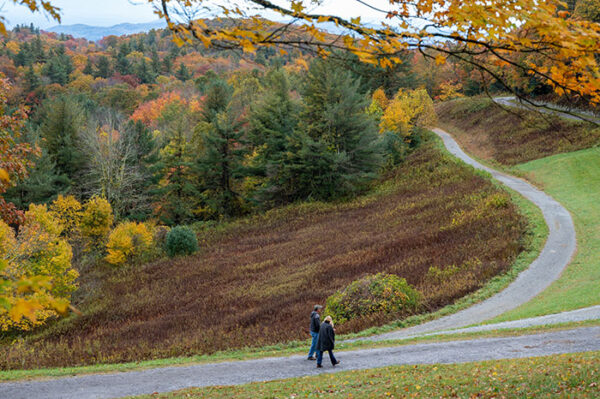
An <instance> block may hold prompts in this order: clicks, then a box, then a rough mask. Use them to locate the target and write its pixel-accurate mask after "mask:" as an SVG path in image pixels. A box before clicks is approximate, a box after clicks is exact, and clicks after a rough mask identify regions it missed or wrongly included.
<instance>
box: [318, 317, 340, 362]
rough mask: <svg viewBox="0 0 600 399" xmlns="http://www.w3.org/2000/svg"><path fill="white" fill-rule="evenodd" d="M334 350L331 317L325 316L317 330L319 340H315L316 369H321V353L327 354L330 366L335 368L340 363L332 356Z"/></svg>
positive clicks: (333, 331)
mask: <svg viewBox="0 0 600 399" xmlns="http://www.w3.org/2000/svg"><path fill="white" fill-rule="evenodd" d="M334 348H335V330H334V328H333V320H332V319H331V316H327V317H326V318H325V321H323V324H321V327H320V328H319V339H318V340H317V367H319V368H321V367H323V366H322V365H321V364H322V363H323V352H325V351H327V352H328V353H329V360H331V364H332V365H333V366H335V365H336V364H339V363H340V362H339V361H337V360H336V359H335V356H333V349H334Z"/></svg>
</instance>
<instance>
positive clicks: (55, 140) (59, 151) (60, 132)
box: [39, 96, 85, 182]
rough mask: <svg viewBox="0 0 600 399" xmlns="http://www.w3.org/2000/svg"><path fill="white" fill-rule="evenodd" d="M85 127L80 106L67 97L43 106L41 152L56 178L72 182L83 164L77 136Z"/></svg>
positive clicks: (47, 102)
mask: <svg viewBox="0 0 600 399" xmlns="http://www.w3.org/2000/svg"><path fill="white" fill-rule="evenodd" d="M84 123H85V113H84V111H83V109H82V107H81V106H80V104H79V103H78V102H77V101H76V100H75V99H73V98H72V97H70V96H59V97H57V98H53V99H49V100H47V101H45V102H44V104H43V105H42V110H41V125H40V128H39V131H40V135H41V137H42V138H43V139H44V141H42V146H43V148H44V149H45V150H46V151H47V153H48V156H49V157H50V160H51V161H52V162H53V163H54V164H55V165H56V171H57V174H58V175H59V176H61V175H64V176H66V177H67V178H68V179H69V180H70V181H71V182H72V181H73V179H74V178H76V176H77V174H78V173H79V172H80V170H81V168H82V166H83V164H84V155H83V154H82V152H81V150H80V148H81V145H80V136H79V132H80V130H81V129H82V128H83V125H84Z"/></svg>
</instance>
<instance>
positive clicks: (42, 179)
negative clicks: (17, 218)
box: [4, 151, 70, 209]
mask: <svg viewBox="0 0 600 399" xmlns="http://www.w3.org/2000/svg"><path fill="white" fill-rule="evenodd" d="M69 187H70V181H69V179H68V177H67V176H65V175H61V174H60V173H58V172H57V170H56V165H55V164H54V162H52V160H51V159H50V156H49V155H48V152H47V151H44V152H43V153H42V156H41V157H40V158H38V159H36V160H35V167H34V168H33V169H32V170H31V171H30V172H29V176H28V177H27V178H26V179H25V180H23V181H20V182H19V183H18V184H17V185H16V186H15V187H12V188H10V189H9V190H8V191H7V192H6V193H5V195H4V197H5V199H6V200H7V201H9V202H12V203H14V204H15V205H16V206H17V207H18V208H19V209H27V207H28V206H29V204H31V203H34V204H47V203H49V202H51V201H52V200H54V199H55V198H56V196H57V195H58V194H64V193H66V192H67V191H68V190H69Z"/></svg>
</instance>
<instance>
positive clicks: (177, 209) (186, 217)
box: [153, 106, 198, 225]
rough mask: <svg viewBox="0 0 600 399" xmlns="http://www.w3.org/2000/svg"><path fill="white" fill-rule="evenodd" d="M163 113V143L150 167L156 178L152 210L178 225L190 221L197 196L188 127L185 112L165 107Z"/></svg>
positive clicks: (187, 116) (166, 221)
mask: <svg viewBox="0 0 600 399" xmlns="http://www.w3.org/2000/svg"><path fill="white" fill-rule="evenodd" d="M163 116H164V117H165V118H164V119H167V120H168V122H167V124H166V126H165V127H164V129H163V130H164V131H163V135H164V141H165V143H166V144H165V145H164V146H163V148H161V150H160V156H159V161H158V162H157V164H156V165H155V166H154V167H153V170H154V171H155V176H156V179H157V180H158V181H159V184H158V187H157V188H156V189H155V190H154V191H153V194H154V195H155V198H156V204H157V205H156V206H155V211H156V213H157V214H158V216H159V217H160V219H161V220H162V221H163V223H166V224H168V225H179V224H184V223H189V222H191V221H193V219H194V206H195V204H196V203H197V201H196V198H197V197H198V192H197V190H196V187H197V184H196V182H197V179H196V178H195V175H194V167H193V166H194V165H193V162H192V159H193V156H194V154H193V148H192V146H191V145H190V141H191V134H192V131H191V128H190V125H189V122H190V118H189V115H186V113H184V112H181V110H180V109H178V107H176V106H174V107H169V108H168V109H166V110H165V111H163Z"/></svg>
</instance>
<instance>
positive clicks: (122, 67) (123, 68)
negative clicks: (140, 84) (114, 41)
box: [115, 42, 131, 75]
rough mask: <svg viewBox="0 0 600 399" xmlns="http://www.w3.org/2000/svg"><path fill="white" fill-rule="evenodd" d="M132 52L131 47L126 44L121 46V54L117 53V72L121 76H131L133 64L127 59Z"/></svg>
mask: <svg viewBox="0 0 600 399" xmlns="http://www.w3.org/2000/svg"><path fill="white" fill-rule="evenodd" d="M130 52H131V50H130V48H129V45H128V44H127V43H126V42H125V43H122V44H121V45H120V46H119V52H118V53H117V63H116V66H115V68H116V70H117V72H119V73H120V74H121V75H129V74H131V62H129V59H127V55H128V54H129V53H130Z"/></svg>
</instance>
